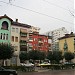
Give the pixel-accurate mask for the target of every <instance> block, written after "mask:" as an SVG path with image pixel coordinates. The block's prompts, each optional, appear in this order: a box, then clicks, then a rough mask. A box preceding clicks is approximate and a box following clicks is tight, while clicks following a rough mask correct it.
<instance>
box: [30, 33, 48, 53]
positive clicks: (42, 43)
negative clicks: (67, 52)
mask: <svg viewBox="0 0 75 75" xmlns="http://www.w3.org/2000/svg"><path fill="white" fill-rule="evenodd" d="M29 50H40V51H46V52H47V51H48V36H46V35H41V34H39V33H38V32H33V33H31V34H29Z"/></svg>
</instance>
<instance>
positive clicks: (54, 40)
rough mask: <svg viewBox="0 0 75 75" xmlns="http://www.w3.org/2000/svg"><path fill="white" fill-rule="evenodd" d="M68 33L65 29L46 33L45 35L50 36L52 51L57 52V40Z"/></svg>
mask: <svg viewBox="0 0 75 75" xmlns="http://www.w3.org/2000/svg"><path fill="white" fill-rule="evenodd" d="M67 33H68V31H67V30H66V29H65V27H62V28H59V29H55V30H53V31H50V32H46V35H49V36H52V50H59V43H58V38H60V37H63V36H64V35H65V34H67Z"/></svg>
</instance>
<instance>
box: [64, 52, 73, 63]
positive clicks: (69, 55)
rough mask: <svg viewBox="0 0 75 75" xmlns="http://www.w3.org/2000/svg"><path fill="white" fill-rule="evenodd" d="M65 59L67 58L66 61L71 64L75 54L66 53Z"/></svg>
mask: <svg viewBox="0 0 75 75" xmlns="http://www.w3.org/2000/svg"><path fill="white" fill-rule="evenodd" d="M64 58H65V60H67V61H68V62H69V61H71V59H74V54H73V53H71V52H65V53H64Z"/></svg>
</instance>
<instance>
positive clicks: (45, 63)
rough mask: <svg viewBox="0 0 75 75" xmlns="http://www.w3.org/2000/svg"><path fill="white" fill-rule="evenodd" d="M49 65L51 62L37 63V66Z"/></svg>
mask: <svg viewBox="0 0 75 75" xmlns="http://www.w3.org/2000/svg"><path fill="white" fill-rule="evenodd" d="M49 65H51V64H50V63H48V62H43V63H41V64H38V66H49Z"/></svg>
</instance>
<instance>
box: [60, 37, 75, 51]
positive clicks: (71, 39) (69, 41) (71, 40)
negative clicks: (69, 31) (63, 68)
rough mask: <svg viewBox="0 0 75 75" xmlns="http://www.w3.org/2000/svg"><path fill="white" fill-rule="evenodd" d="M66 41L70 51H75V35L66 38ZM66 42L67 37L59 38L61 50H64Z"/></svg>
mask: <svg viewBox="0 0 75 75" xmlns="http://www.w3.org/2000/svg"><path fill="white" fill-rule="evenodd" d="M66 42H67V45H68V51H70V52H74V51H75V50H74V37H69V38H66ZM64 43H65V39H61V40H59V50H61V51H63V52H64Z"/></svg>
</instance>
